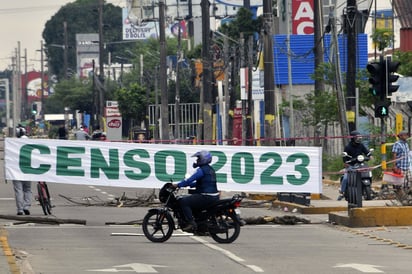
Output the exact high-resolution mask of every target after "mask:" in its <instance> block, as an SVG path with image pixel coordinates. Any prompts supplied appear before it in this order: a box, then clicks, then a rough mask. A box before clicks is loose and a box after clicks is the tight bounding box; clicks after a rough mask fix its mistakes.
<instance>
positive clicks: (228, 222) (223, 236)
mask: <svg viewBox="0 0 412 274" xmlns="http://www.w3.org/2000/svg"><path fill="white" fill-rule="evenodd" d="M236 220H237V217H236V213H235V212H230V213H228V214H222V215H218V216H216V222H217V226H218V227H219V228H218V229H219V230H221V231H222V232H220V231H219V232H216V233H215V232H213V233H212V232H210V236H211V237H212V239H213V240H215V241H216V242H218V243H221V244H230V243H233V242H234V241H235V240H236V239H237V237H238V236H239V233H240V224H239V223H238V222H237V221H236Z"/></svg>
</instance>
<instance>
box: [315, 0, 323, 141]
mask: <svg viewBox="0 0 412 274" xmlns="http://www.w3.org/2000/svg"><path fill="white" fill-rule="evenodd" d="M322 18H323V14H322V1H314V20H313V24H314V28H315V33H314V39H315V41H314V45H315V51H314V54H315V70H316V69H318V68H319V67H320V65H321V64H323V62H324V60H323V22H322V21H323V20H322ZM324 90H325V83H324V81H323V78H321V79H319V78H316V79H315V96H319V95H320V94H322V92H323V91H324ZM316 122H317V123H320V121H316ZM319 135H320V129H319V131H318V129H317V126H316V129H315V146H321V143H320V138H319Z"/></svg>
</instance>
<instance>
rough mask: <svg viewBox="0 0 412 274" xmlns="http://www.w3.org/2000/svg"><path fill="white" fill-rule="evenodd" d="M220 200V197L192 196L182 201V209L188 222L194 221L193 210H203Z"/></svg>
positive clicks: (185, 197)
mask: <svg viewBox="0 0 412 274" xmlns="http://www.w3.org/2000/svg"><path fill="white" fill-rule="evenodd" d="M218 200H219V196H210V195H202V194H197V193H196V194H191V195H187V196H184V197H183V198H182V199H180V207H181V208H182V210H183V214H184V215H185V218H186V221H187V222H192V221H193V216H192V210H195V211H196V210H202V209H204V208H207V207H208V206H209V205H211V204H213V203H214V202H215V201H218Z"/></svg>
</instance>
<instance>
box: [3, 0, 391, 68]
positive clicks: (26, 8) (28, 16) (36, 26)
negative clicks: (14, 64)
mask: <svg viewBox="0 0 412 274" xmlns="http://www.w3.org/2000/svg"><path fill="white" fill-rule="evenodd" d="M209 1H210V2H213V0H209ZM340 1H342V0H340ZM70 2H74V1H73V0H0V70H4V69H6V68H8V67H10V66H11V56H12V55H14V52H15V49H16V48H17V43H18V41H20V47H21V54H22V55H24V49H27V56H28V70H29V71H30V70H32V69H33V68H34V69H37V70H39V68H40V52H39V51H38V50H39V49H40V41H41V40H42V37H41V34H42V32H43V28H44V25H45V23H46V22H47V20H49V19H50V18H51V17H52V16H53V15H54V14H55V13H56V12H57V11H58V10H59V9H60V7H62V6H63V5H65V4H67V3H70ZM106 2H108V3H112V4H114V5H117V6H121V7H124V6H125V5H126V0H107V1H106ZM383 7H390V5H389V0H379V1H378V8H383Z"/></svg>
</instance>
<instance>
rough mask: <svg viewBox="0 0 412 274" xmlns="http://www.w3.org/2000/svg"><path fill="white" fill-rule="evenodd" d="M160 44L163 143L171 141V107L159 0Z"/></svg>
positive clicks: (163, 7)
mask: <svg viewBox="0 0 412 274" xmlns="http://www.w3.org/2000/svg"><path fill="white" fill-rule="evenodd" d="M159 29H160V30H159V42H160V68H159V80H160V93H161V110H160V121H161V125H160V126H161V131H162V132H161V139H162V140H161V141H162V142H165V141H167V140H169V105H168V96H167V95H168V94H167V76H166V74H167V72H166V54H167V51H166V33H165V2H164V0H159Z"/></svg>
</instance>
